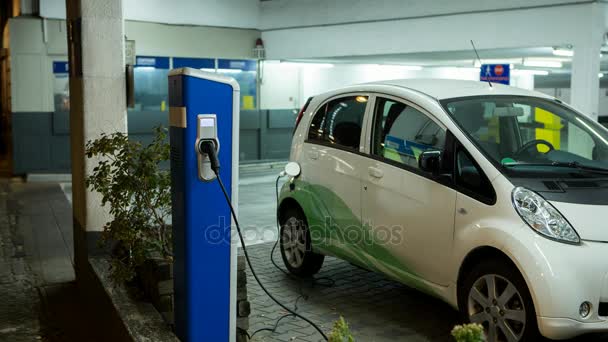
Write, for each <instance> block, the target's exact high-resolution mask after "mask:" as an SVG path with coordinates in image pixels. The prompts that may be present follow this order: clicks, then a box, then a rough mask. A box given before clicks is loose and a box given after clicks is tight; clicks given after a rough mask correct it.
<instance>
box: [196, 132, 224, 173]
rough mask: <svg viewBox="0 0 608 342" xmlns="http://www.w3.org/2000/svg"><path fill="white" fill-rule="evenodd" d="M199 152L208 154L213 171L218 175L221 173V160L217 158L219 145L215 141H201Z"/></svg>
mask: <svg viewBox="0 0 608 342" xmlns="http://www.w3.org/2000/svg"><path fill="white" fill-rule="evenodd" d="M198 152H199V153H201V154H206V155H207V157H209V163H210V164H211V170H212V171H213V173H215V174H216V175H219V173H220V160H219V158H218V157H217V143H216V142H215V140H201V141H199V143H198Z"/></svg>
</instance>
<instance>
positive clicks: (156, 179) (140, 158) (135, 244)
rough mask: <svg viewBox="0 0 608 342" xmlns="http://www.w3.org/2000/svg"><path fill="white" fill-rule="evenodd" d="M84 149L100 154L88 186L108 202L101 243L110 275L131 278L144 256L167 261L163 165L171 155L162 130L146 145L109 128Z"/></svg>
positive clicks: (167, 194)
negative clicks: (106, 250)
mask: <svg viewBox="0 0 608 342" xmlns="http://www.w3.org/2000/svg"><path fill="white" fill-rule="evenodd" d="M85 148H86V150H85V153H86V156H87V158H97V159H98V163H97V166H95V167H94V168H93V172H92V173H91V174H90V175H89V176H88V177H87V178H86V185H87V187H89V188H90V189H92V190H94V191H97V192H98V193H100V194H101V196H102V199H101V202H102V205H103V206H109V212H110V214H111V220H110V221H109V222H107V223H106V224H105V225H104V227H103V232H102V234H101V241H100V243H101V244H103V245H107V244H111V245H112V246H113V248H112V253H111V260H110V261H111V277H112V279H113V280H114V281H115V282H117V283H122V282H125V281H130V280H132V279H134V277H135V275H136V271H137V270H138V268H140V267H141V266H142V265H144V263H145V262H146V260H150V259H160V260H165V261H167V262H168V263H170V261H171V259H172V255H173V254H172V240H171V226H170V224H169V219H170V215H171V178H170V173H169V171H168V169H167V168H166V167H165V168H163V167H162V166H163V164H165V165H166V161H167V160H168V159H169V154H170V152H169V151H170V149H169V144H168V143H167V133H166V129H164V128H162V127H159V128H156V129H155V136H154V139H153V141H152V143H150V144H148V145H143V144H142V143H140V142H136V141H132V140H129V138H128V136H127V134H125V133H113V134H102V135H101V137H100V138H99V139H96V140H94V141H89V142H87V144H86V146H85Z"/></svg>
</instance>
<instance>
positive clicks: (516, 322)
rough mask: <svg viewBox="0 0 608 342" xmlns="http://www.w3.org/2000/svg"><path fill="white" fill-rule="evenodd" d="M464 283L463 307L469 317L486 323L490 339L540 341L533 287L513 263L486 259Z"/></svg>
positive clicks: (460, 290) (485, 327)
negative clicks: (531, 287) (532, 292)
mask: <svg viewBox="0 0 608 342" xmlns="http://www.w3.org/2000/svg"><path fill="white" fill-rule="evenodd" d="M461 285H462V286H461V288H460V289H459V307H460V311H461V313H462V314H463V316H464V317H465V318H466V319H467V320H468V321H470V322H471V323H479V324H481V325H482V326H483V327H484V331H485V334H486V341H488V342H495V341H501V342H502V341H507V342H517V341H536V340H537V338H538V337H539V336H540V334H539V332H538V326H537V323H536V313H535V310H534V303H533V302H532V297H531V296H530V291H529V290H528V287H527V286H526V282H525V280H524V279H523V277H522V276H521V274H520V273H519V271H518V270H517V269H516V268H515V267H514V266H513V265H512V264H510V263H508V262H505V261H504V260H500V259H497V260H487V261H484V262H482V263H480V264H479V265H477V267H476V268H474V269H473V270H472V271H471V272H470V273H469V274H468V275H467V276H466V278H465V279H464V281H463V282H462V284H461Z"/></svg>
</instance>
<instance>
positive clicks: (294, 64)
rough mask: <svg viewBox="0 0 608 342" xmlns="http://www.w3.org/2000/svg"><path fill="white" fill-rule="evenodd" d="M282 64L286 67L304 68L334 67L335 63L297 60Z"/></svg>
mask: <svg viewBox="0 0 608 342" xmlns="http://www.w3.org/2000/svg"><path fill="white" fill-rule="evenodd" d="M281 65H282V66H286V67H302V68H321V69H324V68H333V67H334V65H333V64H330V63H297V62H281Z"/></svg>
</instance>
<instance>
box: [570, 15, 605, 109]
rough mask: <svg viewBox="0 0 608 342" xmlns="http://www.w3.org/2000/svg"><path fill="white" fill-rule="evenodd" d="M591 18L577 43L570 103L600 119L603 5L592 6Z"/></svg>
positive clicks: (573, 60)
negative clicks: (599, 75)
mask: <svg viewBox="0 0 608 342" xmlns="http://www.w3.org/2000/svg"><path fill="white" fill-rule="evenodd" d="M589 6H590V8H589V19H588V20H589V21H588V24H587V25H586V26H588V30H586V33H585V34H583V35H581V37H580V38H579V39H578V40H577V41H576V43H575V45H574V57H573V59H572V76H571V77H572V78H571V86H570V87H571V89H572V93H571V97H570V102H571V104H572V105H573V106H574V107H576V108H577V109H578V110H580V111H582V112H583V113H584V114H585V115H588V116H589V117H590V118H592V119H593V120H597V117H598V111H599V108H598V106H599V90H600V89H599V88H600V79H599V77H598V74H599V72H600V49H601V45H602V40H603V35H604V31H605V29H604V27H605V26H604V25H605V23H604V18H605V16H604V6H605V5H603V4H598V3H595V4H592V5H589Z"/></svg>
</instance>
